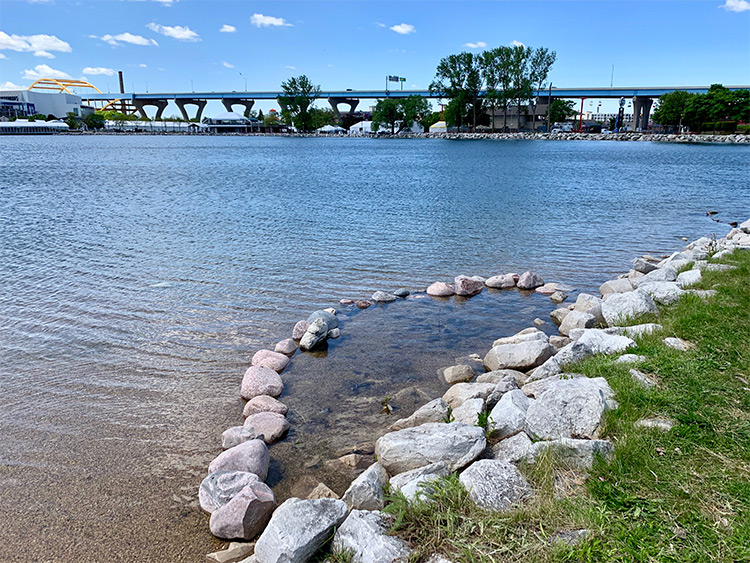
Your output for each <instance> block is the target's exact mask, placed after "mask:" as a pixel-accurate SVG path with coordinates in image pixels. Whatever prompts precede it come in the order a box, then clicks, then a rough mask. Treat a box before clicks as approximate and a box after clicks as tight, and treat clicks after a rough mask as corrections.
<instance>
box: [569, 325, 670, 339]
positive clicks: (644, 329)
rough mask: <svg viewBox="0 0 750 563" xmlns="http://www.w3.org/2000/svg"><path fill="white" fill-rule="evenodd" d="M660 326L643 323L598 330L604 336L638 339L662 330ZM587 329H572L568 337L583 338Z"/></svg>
mask: <svg viewBox="0 0 750 563" xmlns="http://www.w3.org/2000/svg"><path fill="white" fill-rule="evenodd" d="M662 328H663V327H662V326H661V325H660V324H656V323H644V324H640V325H632V326H612V327H609V328H603V329H598V330H601V331H602V332H604V333H605V334H613V335H619V336H627V337H629V338H640V337H641V336H643V335H645V334H652V333H654V332H658V331H660V330H662ZM587 330H588V329H573V330H571V331H570V337H571V338H572V339H573V340H578V339H579V338H581V336H583V335H584V334H585V333H586V331H587Z"/></svg>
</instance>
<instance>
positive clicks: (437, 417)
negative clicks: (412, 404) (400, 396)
mask: <svg viewBox="0 0 750 563" xmlns="http://www.w3.org/2000/svg"><path fill="white" fill-rule="evenodd" d="M447 417H448V403H446V402H445V401H444V400H443V399H434V400H432V401H430V402H429V403H427V404H426V405H422V406H421V407H419V408H418V409H417V410H416V411H414V414H412V415H411V416H410V417H407V418H402V419H399V420H397V421H396V422H394V423H393V424H391V426H390V430H393V431H396V430H403V429H404V428H411V427H413V426H420V425H422V424H424V423H426V422H444V421H445V419H446V418H447Z"/></svg>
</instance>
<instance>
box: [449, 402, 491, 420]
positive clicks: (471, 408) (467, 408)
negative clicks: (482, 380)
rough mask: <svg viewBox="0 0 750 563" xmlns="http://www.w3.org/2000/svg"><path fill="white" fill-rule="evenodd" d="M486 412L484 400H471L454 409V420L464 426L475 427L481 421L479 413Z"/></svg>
mask: <svg viewBox="0 0 750 563" xmlns="http://www.w3.org/2000/svg"><path fill="white" fill-rule="evenodd" d="M483 410H484V400H483V399H469V400H467V401H464V402H463V403H462V404H461V406H460V407H458V408H456V409H453V412H452V414H453V420H454V421H455V422H460V423H462V424H469V425H472V426H473V425H475V424H477V422H478V420H479V418H478V417H479V413H480V412H482V411H483Z"/></svg>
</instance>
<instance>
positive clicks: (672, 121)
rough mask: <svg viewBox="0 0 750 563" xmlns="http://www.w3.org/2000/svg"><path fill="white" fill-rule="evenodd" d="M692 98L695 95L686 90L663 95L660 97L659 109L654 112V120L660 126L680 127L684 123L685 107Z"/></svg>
mask: <svg viewBox="0 0 750 563" xmlns="http://www.w3.org/2000/svg"><path fill="white" fill-rule="evenodd" d="M692 97H693V94H689V93H687V92H685V91H684V90H675V91H674V92H669V93H668V94H662V95H661V96H659V107H658V108H656V110H655V111H654V115H653V120H654V121H655V122H656V123H658V124H659V125H679V124H680V123H681V122H682V116H683V114H684V113H685V107H686V106H687V104H688V102H689V101H690V98H692Z"/></svg>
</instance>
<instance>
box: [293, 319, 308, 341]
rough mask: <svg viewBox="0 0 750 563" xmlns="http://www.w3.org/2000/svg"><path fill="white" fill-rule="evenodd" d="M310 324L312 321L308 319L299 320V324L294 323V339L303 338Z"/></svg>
mask: <svg viewBox="0 0 750 563" xmlns="http://www.w3.org/2000/svg"><path fill="white" fill-rule="evenodd" d="M309 326H310V323H308V322H307V321H298V322H297V324H296V325H294V330H293V331H292V339H294V340H301V339H302V337H303V336H304V335H305V332H306V331H307V328H308V327H309Z"/></svg>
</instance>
